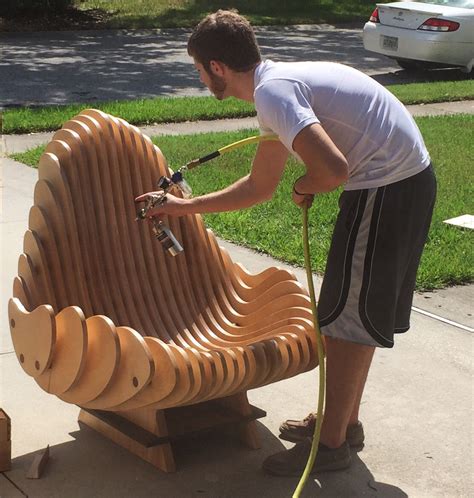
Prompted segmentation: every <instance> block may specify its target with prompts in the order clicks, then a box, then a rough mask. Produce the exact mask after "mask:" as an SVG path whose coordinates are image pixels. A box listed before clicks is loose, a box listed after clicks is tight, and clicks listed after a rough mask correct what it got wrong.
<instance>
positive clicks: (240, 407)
mask: <svg viewBox="0 0 474 498" xmlns="http://www.w3.org/2000/svg"><path fill="white" fill-rule="evenodd" d="M219 402H220V403H221V404H222V405H223V406H226V407H228V408H229V409H231V410H233V411H235V412H237V413H239V414H240V415H242V416H244V417H247V416H249V415H251V414H252V407H251V405H250V403H249V400H248V398H247V393H246V392H242V393H237V394H234V395H232V396H229V397H227V398H221V399H220V400H219ZM239 436H240V440H241V441H242V442H243V443H244V444H245V445H246V446H248V447H249V448H252V449H254V450H258V449H260V448H261V443H260V436H259V435H258V431H257V423H256V421H255V420H250V421H248V422H241V423H240V424H239Z"/></svg>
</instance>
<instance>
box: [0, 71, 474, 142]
mask: <svg viewBox="0 0 474 498" xmlns="http://www.w3.org/2000/svg"><path fill="white" fill-rule="evenodd" d="M387 88H388V89H389V90H390V91H391V92H392V93H393V94H395V95H396V96H397V97H398V98H399V99H400V100H401V101H402V102H403V103H404V104H418V103H425V104H428V103H433V102H448V101H455V100H465V99H474V82H472V81H469V80H466V81H437V82H430V83H411V84H407V85H389V86H388V87H387ZM88 107H94V108H96V109H101V110H103V111H104V112H107V113H109V114H112V115H113V116H119V117H121V118H123V119H125V120H126V121H128V122H129V123H131V124H135V125H146V124H152V123H177V122H183V121H197V120H212V119H222V118H241V117H246V116H254V115H255V109H254V107H253V105H251V104H248V103H247V102H243V101H239V100H237V99H234V98H230V99H226V100H225V101H222V102H220V101H218V100H216V99H215V98H214V97H175V98H172V97H157V98H155V99H140V100H132V101H121V102H106V103H94V104H74V105H66V106H48V107H42V108H25V107H22V108H18V109H8V110H5V111H3V133H6V134H8V133H34V132H39V131H50V130H57V129H58V128H60V127H61V126H62V125H63V123H64V122H65V121H67V120H68V119H71V118H72V117H74V116H75V115H76V114H78V113H79V112H80V111H81V110H83V109H86V108H88Z"/></svg>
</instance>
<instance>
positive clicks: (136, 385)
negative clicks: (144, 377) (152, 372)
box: [132, 377, 138, 387]
mask: <svg viewBox="0 0 474 498" xmlns="http://www.w3.org/2000/svg"><path fill="white" fill-rule="evenodd" d="M132 382H133V386H134V387H138V379H137V378H136V377H134V378H133V380H132Z"/></svg>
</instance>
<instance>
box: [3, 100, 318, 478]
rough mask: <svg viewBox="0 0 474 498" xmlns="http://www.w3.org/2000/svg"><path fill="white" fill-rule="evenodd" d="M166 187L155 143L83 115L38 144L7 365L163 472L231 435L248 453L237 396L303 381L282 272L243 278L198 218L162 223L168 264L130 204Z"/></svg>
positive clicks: (302, 358) (311, 361)
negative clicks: (191, 442) (197, 442)
mask: <svg viewBox="0 0 474 498" xmlns="http://www.w3.org/2000/svg"><path fill="white" fill-rule="evenodd" d="M161 175H167V176H169V175H170V171H169V169H168V167H167V164H166V161H165V158H164V157H163V155H162V154H161V152H160V150H159V149H158V148H157V147H156V146H155V145H153V144H152V142H151V140H150V139H149V138H148V137H146V136H145V135H143V134H142V133H141V132H140V131H139V130H138V129H137V128H136V127H133V126H131V125H129V124H128V123H127V122H125V121H123V120H121V119H118V118H115V117H113V116H109V115H107V114H104V113H103V112H100V111H97V110H87V111H84V112H82V113H81V114H79V115H78V116H77V117H75V118H74V119H72V120H71V121H69V122H67V123H66V124H65V125H64V127H63V128H62V129H61V130H59V131H58V132H57V133H56V134H55V135H54V137H53V140H52V141H51V142H50V143H49V144H48V145H47V147H46V150H45V152H44V154H43V155H42V157H41V160H40V164H39V179H38V182H37V184H36V187H35V192H34V205H33V207H32V208H31V210H30V214H29V228H28V230H27V231H26V233H25V237H24V248H23V253H22V254H21V255H20V258H19V262H18V276H17V277H16V278H15V280H14V284H13V295H14V297H13V298H12V299H11V300H10V302H9V319H10V328H11V335H12V339H13V344H14V347H15V351H16V355H17V357H18V360H19V362H20V364H21V366H22V367H23V369H24V371H25V372H26V373H27V374H28V375H30V376H32V377H33V378H34V379H35V381H36V382H37V383H38V384H39V386H40V387H41V388H42V389H44V390H45V391H46V392H48V393H51V394H55V395H56V396H58V397H59V398H60V399H62V400H64V401H65V402H68V403H74V404H77V405H78V406H80V407H81V408H82V410H81V412H80V415H79V420H80V421H82V422H83V423H85V424H87V425H89V426H91V427H93V428H94V429H96V430H98V431H100V432H102V433H103V434H105V435H107V436H108V437H110V438H112V439H113V440H114V441H116V442H118V443H120V444H122V445H123V446H125V447H127V448H128V449H129V450H130V451H133V452H134V453H136V454H137V455H139V456H141V457H142V458H144V459H145V460H147V461H149V462H150V463H152V464H153V465H155V466H156V467H158V468H161V469H163V470H165V471H173V470H174V469H175V463H174V458H173V453H172V448H171V443H172V442H173V441H174V440H175V439H177V438H179V437H185V435H186V434H188V433H190V432H194V431H196V430H200V429H203V428H207V427H209V426H215V425H221V424H226V423H236V424H237V426H238V427H239V430H240V433H241V436H242V439H243V440H244V441H246V443H247V444H248V445H249V446H251V447H258V444H259V443H258V439H257V435H256V431H255V419H256V418H258V417H259V416H262V414H264V412H262V411H261V410H258V409H257V408H255V407H252V406H251V405H250V404H249V403H248V401H247V394H246V393H247V391H248V390H249V389H254V388H257V387H259V386H263V385H265V384H269V383H271V382H276V381H278V380H281V379H285V378H288V377H291V376H294V375H297V374H299V373H301V372H304V371H307V370H309V369H312V368H314V367H315V366H316V364H317V351H316V344H315V340H314V339H313V337H314V331H313V328H312V322H311V309H310V302H309V298H308V295H307V292H306V290H305V289H304V288H303V287H302V286H301V285H300V284H299V283H298V282H297V280H296V278H295V277H294V276H293V274H291V273H290V272H288V271H286V270H283V269H279V268H269V269H267V270H265V271H263V272H261V273H259V274H256V275H252V274H250V273H248V272H247V271H246V270H245V269H244V268H243V267H242V266H241V265H240V264H239V263H234V262H232V260H231V258H230V257H229V254H228V253H227V251H226V250H225V249H223V248H221V247H219V245H218V243H217V241H216V238H215V236H214V235H213V233H212V232H211V231H209V230H207V229H206V228H205V226H204V224H203V222H202V219H201V217H200V216H186V217H182V218H171V217H170V218H169V219H167V220H165V221H166V223H167V224H168V226H169V227H170V228H171V230H172V231H173V233H174V234H175V236H176V237H177V239H178V240H179V241H180V242H181V243H182V245H183V246H184V252H182V253H181V254H179V255H178V256H176V257H172V256H170V255H169V254H168V253H166V252H165V251H164V250H163V248H162V246H161V244H160V243H158V242H157V241H156V240H155V239H154V237H153V235H152V233H151V230H150V224H149V223H147V222H140V223H137V222H136V221H135V212H136V207H135V205H134V198H135V197H136V196H137V195H139V194H141V193H143V192H147V191H150V190H154V189H155V188H156V182H157V180H158V178H159V177H160V176H161Z"/></svg>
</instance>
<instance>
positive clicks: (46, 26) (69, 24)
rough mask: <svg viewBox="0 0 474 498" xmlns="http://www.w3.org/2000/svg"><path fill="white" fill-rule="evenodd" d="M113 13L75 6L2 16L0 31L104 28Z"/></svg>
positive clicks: (0, 18)
mask: <svg viewBox="0 0 474 498" xmlns="http://www.w3.org/2000/svg"><path fill="white" fill-rule="evenodd" d="M110 17H111V15H110V14H109V13H108V12H106V11H105V10H102V9H89V10H78V9H75V8H73V7H70V8H68V9H66V10H65V11H64V12H57V13H49V14H48V15H43V16H41V15H38V14H36V13H35V14H31V15H28V14H26V15H22V16H21V17H15V18H6V17H0V31H3V32H8V31H10V32H12V31H17V32H25V31H69V30H81V29H104V28H106V27H107V21H108V20H109V19H110Z"/></svg>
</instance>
